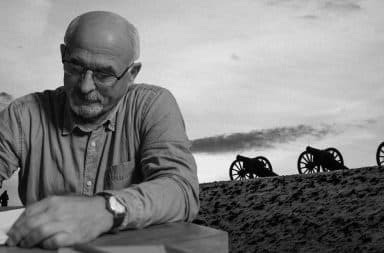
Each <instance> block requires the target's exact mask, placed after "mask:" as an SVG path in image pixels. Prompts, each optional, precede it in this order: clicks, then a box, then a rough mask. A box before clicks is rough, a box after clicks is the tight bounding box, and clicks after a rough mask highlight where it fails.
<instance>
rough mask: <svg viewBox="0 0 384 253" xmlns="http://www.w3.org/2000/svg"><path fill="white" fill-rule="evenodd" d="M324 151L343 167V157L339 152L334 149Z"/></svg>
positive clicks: (324, 169) (325, 169)
mask: <svg viewBox="0 0 384 253" xmlns="http://www.w3.org/2000/svg"><path fill="white" fill-rule="evenodd" d="M325 151H327V152H328V153H330V154H331V155H332V156H333V158H334V159H335V160H336V161H337V162H339V163H341V164H342V165H344V160H343V156H342V155H341V153H340V151H339V150H337V149H335V148H327V149H325ZM323 171H324V172H326V171H329V170H328V169H327V168H324V167H323Z"/></svg>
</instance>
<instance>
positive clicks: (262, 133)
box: [192, 125, 336, 153]
mask: <svg viewBox="0 0 384 253" xmlns="http://www.w3.org/2000/svg"><path fill="white" fill-rule="evenodd" d="M335 132H336V130H335V129H334V128H333V127H332V126H330V125H323V126H321V127H318V128H314V127H312V126H308V125H298V126H293V127H279V128H272V129H262V130H256V131H251V132H248V133H233V134H229V135H217V136H212V137H206V138H201V139H195V140H193V141H192V152H195V153H225V152H233V151H243V150H246V149H264V148H271V147H273V146H274V145H276V144H279V143H287V142H291V141H294V140H296V139H298V138H300V137H303V136H313V137H316V138H322V137H323V136H325V135H327V134H330V133H335Z"/></svg>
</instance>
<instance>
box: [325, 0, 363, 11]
mask: <svg viewBox="0 0 384 253" xmlns="http://www.w3.org/2000/svg"><path fill="white" fill-rule="evenodd" d="M323 8H324V9H327V10H333V11H358V10H361V6H360V5H358V4H357V3H356V1H346V0H339V1H335V0H333V1H327V2H325V3H324V6H323Z"/></svg>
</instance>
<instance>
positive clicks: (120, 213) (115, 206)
mask: <svg viewBox="0 0 384 253" xmlns="http://www.w3.org/2000/svg"><path fill="white" fill-rule="evenodd" d="M96 195H97V196H101V197H103V198H104V200H105V209H106V210H107V211H108V212H109V213H110V214H111V215H112V218H113V219H112V221H113V222H112V227H111V229H110V232H117V231H118V230H120V227H121V225H122V224H123V222H124V219H125V216H126V213H127V209H126V207H125V206H124V205H123V204H122V203H121V202H120V200H119V199H118V198H117V196H115V195H113V194H111V193H109V192H99V193H97V194H96Z"/></svg>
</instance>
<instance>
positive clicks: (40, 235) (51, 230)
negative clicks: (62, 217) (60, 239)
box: [19, 222, 63, 248]
mask: <svg viewBox="0 0 384 253" xmlns="http://www.w3.org/2000/svg"><path fill="white" fill-rule="evenodd" d="M62 226H63V224H61V223H59V222H49V223H45V224H42V225H40V226H36V227H35V228H33V229H31V230H30V232H29V233H28V234H26V235H25V236H24V237H22V239H21V240H20V243H19V245H20V247H23V248H29V247H32V246H35V245H36V244H38V243H40V242H41V241H44V240H46V239H48V238H50V237H52V235H55V234H57V233H59V232H60V231H61V228H62Z"/></svg>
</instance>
